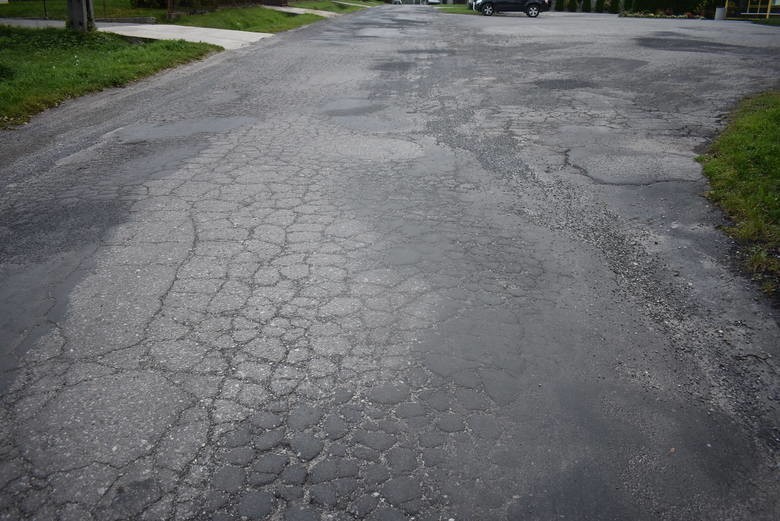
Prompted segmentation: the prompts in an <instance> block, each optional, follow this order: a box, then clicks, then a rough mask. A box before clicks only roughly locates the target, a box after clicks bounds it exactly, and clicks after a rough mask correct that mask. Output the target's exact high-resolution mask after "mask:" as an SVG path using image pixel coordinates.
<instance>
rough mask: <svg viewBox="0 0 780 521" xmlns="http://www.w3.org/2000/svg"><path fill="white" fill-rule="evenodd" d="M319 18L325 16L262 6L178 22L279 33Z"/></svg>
mask: <svg viewBox="0 0 780 521" xmlns="http://www.w3.org/2000/svg"><path fill="white" fill-rule="evenodd" d="M319 20H323V18H322V17H321V16H316V15H313V14H292V13H282V12H279V11H274V10H272V9H264V8H262V7H248V8H245V9H240V8H239V9H220V10H219V11H214V12H212V13H206V14H200V15H191V16H183V17H181V18H179V19H178V20H176V23H177V24H179V25H189V26H194V27H211V28H213V29H233V30H235V31H252V32H258V33H278V32H281V31H287V30H289V29H294V28H296V27H300V26H302V25H307V24H310V23H313V22H317V21H319Z"/></svg>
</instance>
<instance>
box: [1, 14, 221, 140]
mask: <svg viewBox="0 0 780 521" xmlns="http://www.w3.org/2000/svg"><path fill="white" fill-rule="evenodd" d="M217 49H219V47H216V46H214V45H209V44H205V43H188V42H183V41H168V40H161V41H155V42H144V43H131V42H130V41H128V40H126V39H124V38H122V37H121V36H117V35H114V34H109V33H89V34H82V33H76V32H70V31H65V30H63V29H24V28H17V27H6V26H0V128H5V127H9V126H12V125H18V124H21V123H24V122H25V121H27V120H28V119H29V118H30V116H32V115H33V114H36V113H38V112H40V111H42V110H44V109H46V108H49V107H53V106H55V105H57V104H59V103H61V102H62V101H64V100H66V99H68V98H73V97H76V96H80V95H82V94H86V93H88V92H94V91H98V90H101V89H104V88H106V87H117V86H120V85H124V84H126V83H129V82H131V81H133V80H136V79H138V78H142V77H144V76H149V75H151V74H153V73H155V72H157V71H159V70H162V69H165V68H168V67H172V66H174V65H179V64H181V63H185V62H188V61H191V60H194V59H196V58H200V57H202V56H205V55H207V54H209V53H211V52H213V51H215V50H217Z"/></svg>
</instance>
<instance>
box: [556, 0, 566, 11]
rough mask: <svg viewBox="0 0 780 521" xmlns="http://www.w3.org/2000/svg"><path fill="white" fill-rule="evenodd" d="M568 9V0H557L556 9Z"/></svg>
mask: <svg viewBox="0 0 780 521" xmlns="http://www.w3.org/2000/svg"><path fill="white" fill-rule="evenodd" d="M565 9H566V0H555V10H556V11H563V10H565Z"/></svg>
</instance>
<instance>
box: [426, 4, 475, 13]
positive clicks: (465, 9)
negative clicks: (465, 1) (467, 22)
mask: <svg viewBox="0 0 780 521" xmlns="http://www.w3.org/2000/svg"><path fill="white" fill-rule="evenodd" d="M436 9H438V10H439V11H441V12H442V13H449V14H479V12H478V11H475V10H473V9H472V8H471V7H469V6H467V5H445V6H441V7H437V8H436Z"/></svg>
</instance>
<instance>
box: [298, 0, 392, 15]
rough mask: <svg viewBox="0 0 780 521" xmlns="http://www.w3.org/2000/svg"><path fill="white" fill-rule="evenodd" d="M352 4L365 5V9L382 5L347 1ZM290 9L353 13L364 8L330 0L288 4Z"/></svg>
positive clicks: (304, 0) (305, 0)
mask: <svg viewBox="0 0 780 521" xmlns="http://www.w3.org/2000/svg"><path fill="white" fill-rule="evenodd" d="M345 1H346V2H348V3H350V4H365V7H371V6H374V5H380V2H361V1H354V0H345ZM288 5H289V6H290V7H303V8H305V9H317V10H318V11H332V12H334V13H351V12H353V11H360V10H361V9H364V7H357V6H354V5H345V4H339V3H336V2H331V1H329V0H301V1H292V0H291V1H290V2H288Z"/></svg>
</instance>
